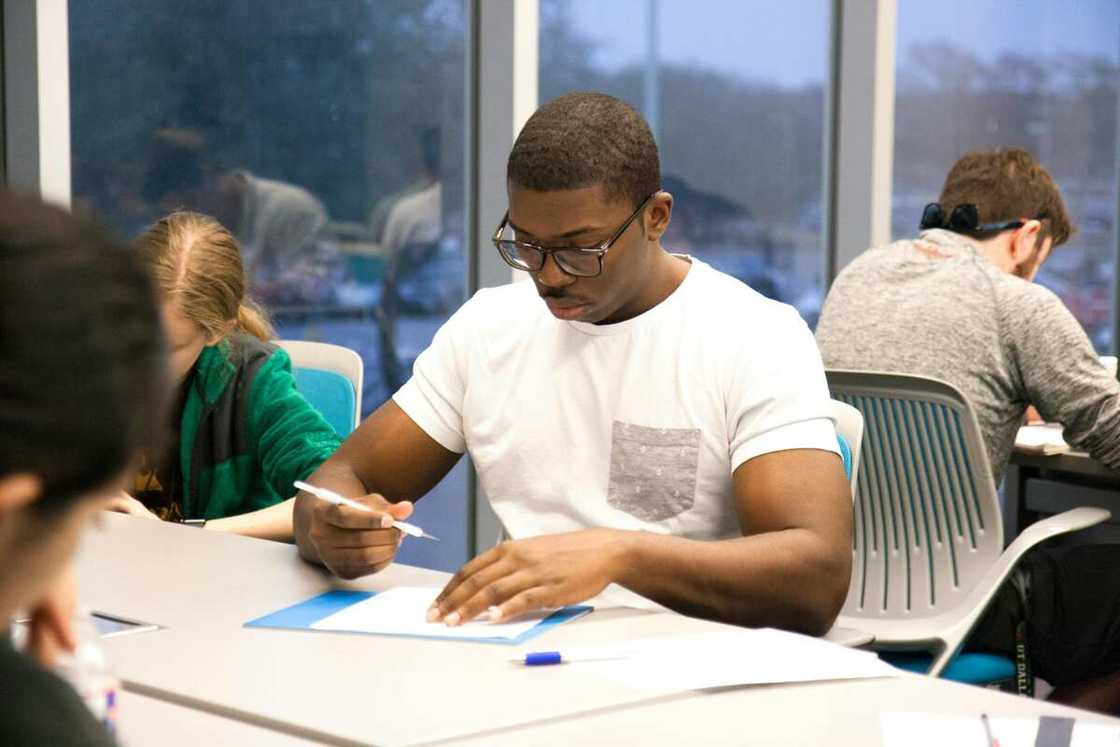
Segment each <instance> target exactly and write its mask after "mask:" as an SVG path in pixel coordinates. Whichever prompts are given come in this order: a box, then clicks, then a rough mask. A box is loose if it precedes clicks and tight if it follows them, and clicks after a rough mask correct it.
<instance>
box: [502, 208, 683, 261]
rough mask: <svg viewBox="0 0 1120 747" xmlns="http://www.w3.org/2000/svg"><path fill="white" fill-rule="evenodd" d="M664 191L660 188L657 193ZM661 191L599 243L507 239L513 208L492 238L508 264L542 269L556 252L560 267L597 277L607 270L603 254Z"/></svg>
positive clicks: (555, 255)
mask: <svg viewBox="0 0 1120 747" xmlns="http://www.w3.org/2000/svg"><path fill="white" fill-rule="evenodd" d="M660 191H661V190H657V192H660ZM657 192H651V193H650V194H649V196H648V197H646V198H645V199H644V200H642V204H641V205H638V207H637V209H635V210H634V212H632V213H630V217H629V218H627V219H626V221H625V222H624V223H623V224H622V225H621V226H619V227H618V230H617V231H615V232H614V233H613V234H612V235H611V237H610V238H609V239H607V240H606V241H604V242H602V243H600V244H598V245H596V246H584V247H580V246H565V247H560V248H557V249H549V248H547V247H543V246H537V245H536V244H530V243H529V242H528V241H518V240H517V239H510V238H503V236H502V234H503V233H504V232H505V230H506V228H507V227H508V226H509V211H508V210H507V211H506V214H505V216H504V217H503V218H502V222H501V223H500V224H498V230H496V231H494V238H493V239H492V240H493V242H494V247H495V248H496V249H497V250H498V254H501V255H502V259H503V260H505V263H506V264H507V265H509V266H510V267H512V268H513V269H515V270H524V271H525V272H539V271H540V269H541V268H542V267H544V262H545V259H546V258H547V257H548V256H549V255H552V259H553V260H554V261H555V262H556V266H557V267H559V268H560V269H561V270H563V271H564V272H566V273H567V274H569V275H572V276H574V277H577V278H593V277H595V276H597V275H599V274H601V273H602V272H603V256H604V255H606V253H607V250H608V249H610V248H611V247H612V246H613V245H614V242H616V241H618V240H619V238H620V237H621V236H622V234H624V233H626V229H627V228H629V227H630V224H631V223H633V222H634V219H635V218H637V217H638V215H640V214H641V212H642V210H643V209H644V208H645V206H646V205H647V204H649V201H650V200H652V199H653V196H654V195H656V194H657Z"/></svg>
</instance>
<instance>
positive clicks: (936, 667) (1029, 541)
mask: <svg viewBox="0 0 1120 747" xmlns="http://www.w3.org/2000/svg"><path fill="white" fill-rule="evenodd" d="M1111 516H1112V514H1111V512H1109V511H1107V510H1106V509H1103V508H1091V507H1087V506H1085V507H1081V508H1074V509H1071V510H1069V511H1065V512H1063V513H1060V514H1058V515H1057V516H1051V517H1050V518H1048V519H1043V520H1042V521H1039V522H1037V523H1035V524H1031V525H1030V526H1029V527H1027V528H1026V529H1025V530H1024V531H1023V532H1022V533H1021V534H1020V535H1019V536H1018V537H1016V538H1015V541H1014V542H1012V543H1011V544H1010V545H1008V546H1007V549H1006V550H1004V551H1003V554H1002V555H1000V556H999V559H998V560H996V562H995V563H993V564H992V567H991V568H989V569H988V572H987V573H985V574H984V576H983V577H982V578H981V579H980V581H979V582H978V583H977V584H976V587H975V588H974V589H973V590H972V592H971V593H970V594H969V595H968V597H967V598H966V599H965V601H963V602H961V607H963V608H964V609H967V610H969V612H968V614H967V615H964V616H963V617H961V618H960V619H959V620H957V621H956V622H955V623H954V624H953V625H951V626H950V627H948V628H946V629H945V630H944V632H943V634H942V638H943V640H944V641H945V648H944V649H943V650H942V651H941V652H940V653H939V654H938V655H937V656H936V658H935V659H934V661H933V666H931V667H930V670H929V674H930V675H931V676H934V677H937V676H940V674H941V671H942V670H943V669H944V668H945V667H946V666H948V664H949V661H950V660H951V659H952V658H953V655H954V654H956V653H957V649H959V648H960V647H961V644H962V643H963V642H964V639H965V636H967V635H968V634H969V632H971V630H972V628H973V627H974V626H975V625H976V623H977V621H978V620H979V619H980V615H982V614H983V612H984V610H985V609H987V607H988V603H989V602H991V601H992V597H993V596H995V593H996V591H997V590H998V589H999V587H1000V586H1001V585H1002V584H1003V582H1004V581H1006V580H1007V577H1008V576H1009V575H1010V574H1011V571H1012V569H1014V568H1015V564H1016V563H1018V562H1019V560H1020V559H1022V557H1023V555H1025V554H1026V552H1027V551H1028V550H1030V549H1031V548H1032V547H1034V546H1035V545H1037V544H1039V543H1040V542H1043V541H1045V540H1048V539H1050V538H1051V537H1057V536H1058V535H1060V534H1067V533H1069V532H1076V531H1077V530H1079V529H1086V528H1088V527H1091V526H1093V525H1095V524H1100V523H1101V522H1103V521H1108V519H1109V517H1111Z"/></svg>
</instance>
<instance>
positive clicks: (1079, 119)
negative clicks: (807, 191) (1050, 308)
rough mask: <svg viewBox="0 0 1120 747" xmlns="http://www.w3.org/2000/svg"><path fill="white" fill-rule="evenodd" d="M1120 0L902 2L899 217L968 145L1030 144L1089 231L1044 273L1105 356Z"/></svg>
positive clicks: (910, 223)
mask: <svg viewBox="0 0 1120 747" xmlns="http://www.w3.org/2000/svg"><path fill="white" fill-rule="evenodd" d="M1118 65H1120V4H1117V3H1116V2H1114V0H1079V2H1076V3H1061V2H1053V0H946V1H945V2H939V3H912V2H907V3H899V8H898V67H897V96H896V99H895V117H896V120H895V148H894V190H893V200H894V202H893V214H892V225H893V232H894V235H895V236H896V237H907V236H912V235H914V234H915V233H917V227H918V221H919V217H920V214H921V209H922V205H923V204H925V203H926V202H931V201H933V200H936V199H937V195H938V193H939V192H940V191H941V185H942V182H943V181H944V179H945V174H946V173H947V172H948V170H949V168H950V167H951V166H952V164H953V162H954V161H955V160H956V159H957V158H958V157H959V156H961V155H962V154H964V153H966V152H967V151H969V150H974V149H978V148H995V147H1000V146H1016V147H1021V148H1025V149H1026V150H1028V151H1030V152H1031V153H1033V154H1034V155H1035V157H1036V158H1038V159H1039V161H1040V162H1041V163H1042V164H1043V165H1044V166H1045V167H1046V168H1047V169H1048V170H1049V171H1050V172H1051V173H1052V174H1053V175H1054V178H1055V179H1056V180H1057V182H1058V184H1059V186H1060V187H1061V189H1062V193H1063V195H1064V196H1065V199H1066V202H1067V204H1068V205H1069V208H1070V211H1071V213H1072V214H1073V218H1074V220H1075V221H1076V222H1077V223H1078V225H1079V226H1080V229H1081V230H1080V233H1078V234H1077V235H1076V236H1074V238H1073V239H1072V240H1071V241H1070V242H1069V243H1068V244H1067V245H1065V246H1062V247H1059V248H1058V249H1057V250H1056V251H1055V252H1054V253H1053V254H1052V255H1051V259H1050V260H1049V261H1048V262H1046V264H1045V265H1044V266H1043V268H1042V272H1041V273H1040V274H1039V278H1038V280H1039V282H1041V283H1043V284H1044V285H1047V286H1049V287H1050V288H1051V289H1052V290H1054V291H1055V292H1056V293H1057V294H1058V295H1059V296H1061V297H1062V300H1063V301H1065V303H1066V305H1067V306H1069V308H1070V309H1071V310H1072V311H1073V313H1074V314H1075V315H1076V316H1077V318H1078V319H1080V320H1081V323H1082V324H1083V325H1085V329H1086V330H1087V331H1088V333H1089V336H1090V337H1091V338H1092V340H1093V342H1094V343H1095V344H1096V346H1097V348H1098V350H1099V351H1100V352H1102V353H1105V352H1109V351H1111V350H1113V349H1114V348H1115V344H1116V343H1115V337H1114V332H1115V331H1114V330H1113V328H1112V327H1113V321H1112V320H1113V304H1114V301H1113V289H1114V287H1115V272H1116V269H1115V268H1116V265H1115V256H1116V245H1115V239H1114V235H1113V223H1114V219H1115V214H1116V207H1117V194H1116V187H1117V185H1116V166H1117V164H1116V148H1117V142H1116V132H1117V95H1116V94H1117V84H1118V80H1120V75H1118V73H1120V68H1118Z"/></svg>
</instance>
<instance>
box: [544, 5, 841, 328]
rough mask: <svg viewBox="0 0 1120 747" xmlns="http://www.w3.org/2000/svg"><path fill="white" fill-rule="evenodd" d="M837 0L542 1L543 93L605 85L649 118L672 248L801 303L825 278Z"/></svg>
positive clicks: (813, 300) (812, 305) (806, 312)
mask: <svg viewBox="0 0 1120 747" xmlns="http://www.w3.org/2000/svg"><path fill="white" fill-rule="evenodd" d="M831 6H832V3H831V2H828V0H795V1H790V2H783V3H775V2H769V1H768V0H749V1H745V0H702V1H701V0H689V1H688V2H686V1H685V0H615V1H614V2H610V3H604V2H598V1H597V0H541V2H540V14H541V18H540V97H541V101H542V102H543V101H547V100H549V99H551V98H554V97H556V96H558V95H561V94H563V93H566V92H568V91H572V90H598V91H602V92H604V93H609V94H611V95H614V96H618V97H619V98H622V99H624V100H625V101H627V102H629V103H630V104H631V105H633V106H634V107H635V108H637V109H638V110H639V111H641V112H642V113H643V114H644V115H645V116H646V118H647V119H648V120H649V122H650V124H651V126H652V127H653V130H654V134H655V136H656V137H657V141H658V145H659V147H660V150H661V171H662V180H663V186H664V188H665V189H666V190H668V191H669V192H671V193H672V194H673V196H674V198H675V203H674V210H673V219H672V222H671V224H670V227H669V232H668V234H667V235H666V237H665V240H664V244H665V246H666V248H667V249H669V250H670V251H676V252H687V253H690V254H693V255H695V256H697V257H699V258H700V259H702V260H704V261H705V262H708V263H710V264H712V265H714V266H715V267H716V268H718V269H721V270H723V271H725V272H728V273H730V274H732V275H734V276H736V277H738V278H740V279H742V280H744V281H746V282H747V283H748V284H749V285H751V286H752V287H753V288H755V290H758V291H759V292H761V293H763V294H765V295H767V296H770V297H772V298H777V299H779V300H781V301H785V302H787V303H791V304H793V305H794V306H796V307H797V308H798V309H799V310H800V311H801V313H802V315H803V316H804V317H805V318H806V320H808V321H809V322H810V323H811V324H815V322H816V318H817V315H818V314H819V311H820V303H821V294H822V291H823V288H824V278H823V270H824V250H823V243H822V231H821V194H822V184H823V180H822V164H823V148H824V104H825V85H826V81H827V80H828V72H829V53H828V50H829V34H830V28H831V26H830V23H831V13H830V9H831Z"/></svg>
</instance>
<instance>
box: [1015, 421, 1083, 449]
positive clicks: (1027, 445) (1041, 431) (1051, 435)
mask: <svg viewBox="0 0 1120 747" xmlns="http://www.w3.org/2000/svg"><path fill="white" fill-rule="evenodd" d="M1015 448H1016V449H1021V450H1023V451H1030V452H1033V453H1036V454H1062V453H1064V452H1067V451H1069V450H1070V448H1069V444H1067V443H1066V442H1065V439H1064V438H1062V426H1060V425H1057V424H1055V423H1044V424H1040V425H1024V426H1023V427H1022V428H1020V429H1019V432H1018V433H1017V434H1016V435H1015Z"/></svg>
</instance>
